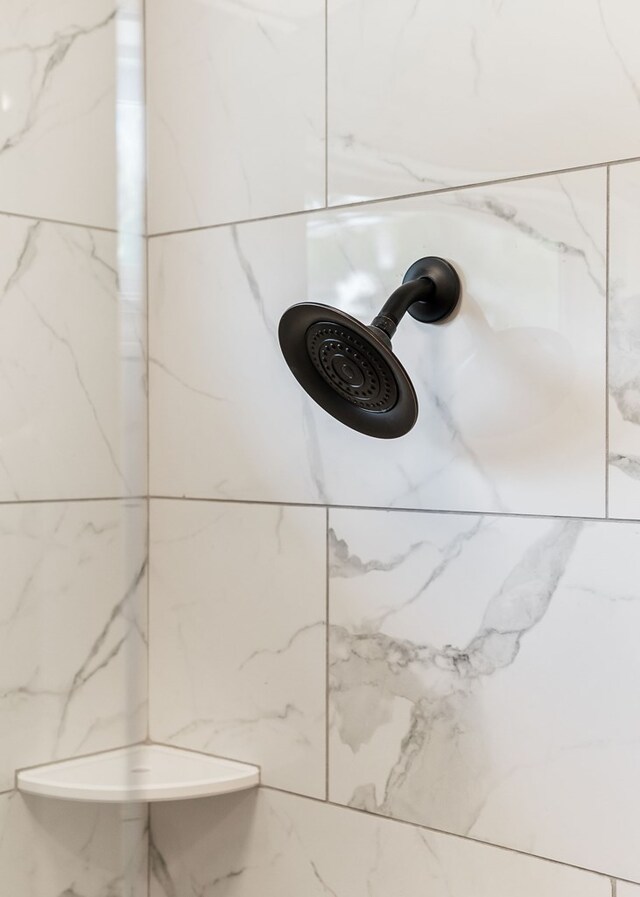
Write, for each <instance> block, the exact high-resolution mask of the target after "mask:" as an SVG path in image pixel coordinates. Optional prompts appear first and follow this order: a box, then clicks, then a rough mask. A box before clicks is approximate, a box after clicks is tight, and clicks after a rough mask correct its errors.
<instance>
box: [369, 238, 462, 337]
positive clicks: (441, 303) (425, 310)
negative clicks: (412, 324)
mask: <svg viewBox="0 0 640 897" xmlns="http://www.w3.org/2000/svg"><path fill="white" fill-rule="evenodd" d="M459 299H460V281H459V279H458V275H457V274H456V272H455V269H454V268H453V267H452V266H451V265H450V264H449V263H448V262H447V261H445V260H444V259H442V258H438V257H433V256H430V257H428V258H422V259H418V261H417V262H414V263H413V265H411V267H410V268H409V270H408V271H407V273H406V274H405V275H404V278H403V280H402V285H401V286H399V287H398V289H397V290H394V291H393V293H392V294H391V295H390V296H389V298H388V299H387V301H386V302H385V304H384V305H383V306H382V308H381V309H380V312H379V313H378V314H377V315H376V316H375V318H374V319H373V321H372V322H371V324H370V326H371V327H375V328H376V331H377V333H378V334H382V337H383V340H384V341H385V342H387V341H390V340H391V338H392V337H393V335H394V333H395V332H396V328H397V326H398V324H399V323H400V321H401V320H402V318H403V317H404V315H405V314H406V313H407V312H409V314H410V315H411V317H412V318H415V319H416V321H421V322H422V323H423V324H438V323H440V322H441V321H445V320H446V319H447V318H449V317H451V315H452V314H453V313H454V311H455V310H456V307H457V305H458V301H459Z"/></svg>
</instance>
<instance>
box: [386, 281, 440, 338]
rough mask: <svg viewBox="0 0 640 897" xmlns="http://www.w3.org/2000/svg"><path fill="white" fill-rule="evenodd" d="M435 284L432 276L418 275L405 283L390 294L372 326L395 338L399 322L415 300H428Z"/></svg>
mask: <svg viewBox="0 0 640 897" xmlns="http://www.w3.org/2000/svg"><path fill="white" fill-rule="evenodd" d="M435 289H436V287H435V284H434V282H433V281H432V280H431V278H430V277H417V278H416V279H415V280H410V281H408V282H407V283H403V284H402V285H401V286H399V287H398V289H397V290H394V291H393V293H392V294H391V295H390V296H389V298H388V299H387V301H386V302H385V304H384V305H383V306H382V308H381V309H380V311H379V313H378V314H377V315H376V316H375V318H374V319H373V321H372V322H371V326H372V327H376V328H377V329H378V330H382V332H383V333H384V335H385V336H386V337H388V339H390V340H391V339H393V335H394V334H395V332H396V329H397V327H398V324H399V323H400V321H401V320H402V318H403V317H404V316H405V314H406V313H407V312H408V311H409V309H410V308H411V306H412V305H413V303H414V302H427V301H428V300H429V299H430V298H431V296H433V294H434V292H435Z"/></svg>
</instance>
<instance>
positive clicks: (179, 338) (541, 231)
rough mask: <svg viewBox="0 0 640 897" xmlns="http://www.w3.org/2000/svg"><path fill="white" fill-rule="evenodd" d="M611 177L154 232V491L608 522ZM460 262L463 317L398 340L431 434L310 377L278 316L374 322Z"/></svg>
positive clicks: (592, 175)
mask: <svg viewBox="0 0 640 897" xmlns="http://www.w3.org/2000/svg"><path fill="white" fill-rule="evenodd" d="M605 196H606V176H605V171H604V170H591V171H585V172H577V173H573V174H568V175H563V176H561V177H549V178H533V179H531V180H526V181H521V182H517V183H511V184H507V185H501V186H493V187H490V188H481V189H473V190H462V191H459V192H454V193H449V194H446V195H440V196H433V197H418V198H412V199H407V200H400V201H396V202H389V203H380V204H372V205H369V206H366V207H362V208H359V209H345V210H340V211H335V212H320V213H311V214H309V215H301V216H294V217H291V218H285V219H281V220H277V221H269V222H255V223H249V224H246V225H241V226H239V227H235V228H233V227H230V228H217V229H213V230H210V231H205V232H198V233H193V234H181V235H174V236H170V237H164V238H157V239H153V240H151V259H150V291H151V292H150V303H151V310H150V315H151V320H150V328H151V333H150V340H151V349H150V352H151V441H152V457H151V467H152V471H151V480H152V489H153V490H154V491H155V493H156V494H160V495H178V496H180V495H190V496H196V497H219V498H234V499H238V498H240V499H249V500H273V501H293V502H328V503H331V504H355V505H373V506H395V507H409V508H414V507H415V508H444V509H454V510H458V509H461V510H505V511H518V512H524V513H548V514H576V515H583V514H584V515H588V516H600V515H603V514H604V486H605V467H606V464H605V438H604V437H605V317H606V311H605V299H604V278H605V274H604V246H605V220H606V212H605ZM426 254H430V255H442V256H444V257H446V258H449V259H450V260H451V261H452V262H453V263H454V264H455V265H456V266H457V268H458V269H459V271H460V272H461V275H462V277H463V278H464V281H465V292H464V296H463V300H462V309H461V312H460V314H459V315H458V316H457V317H456V318H455V319H454V320H452V321H450V322H449V323H447V324H445V325H441V326H439V327H430V326H428V325H424V324H419V323H418V322H416V321H414V320H413V319H411V318H409V317H408V318H407V319H406V321H403V322H402V324H401V326H400V328H399V330H398V333H397V334H396V337H395V340H394V347H395V349H396V351H397V353H398V356H399V358H400V360H401V361H402V362H403V363H404V364H405V366H406V368H407V370H408V372H409V374H410V376H411V377H412V378H413V380H414V382H415V384H416V388H417V392H418V399H419V403H420V409H421V410H420V417H419V420H418V424H417V425H416V427H415V428H414V429H413V430H412V431H411V433H409V434H408V435H407V436H405V437H403V438H402V439H400V440H375V439H371V438H369V437H366V436H363V435H361V434H359V433H356V432H354V431H352V430H349V429H347V428H346V427H343V426H342V425H341V424H339V423H338V422H337V421H335V420H334V419H333V418H331V417H329V416H328V415H327V414H326V413H325V412H324V411H322V410H321V409H320V408H318V407H317V406H316V405H315V404H314V403H313V402H312V401H311V400H310V399H309V398H308V397H307V396H306V394H305V393H304V392H303V391H302V389H301V388H300V387H299V386H298V384H297V382H295V380H294V379H293V377H292V376H291V373H290V372H289V370H288V368H287V366H286V364H285V362H284V360H283V358H282V355H281V353H280V349H279V346H278V343H277V335H276V330H277V322H278V320H279V318H280V316H281V314H282V313H283V311H284V310H285V309H286V308H287V307H288V306H289V305H291V304H293V303H295V302H299V301H302V300H306V299H311V300H314V301H320V302H326V303H328V304H331V305H337V306H339V307H340V308H342V309H344V310H346V311H348V312H350V313H352V314H354V315H356V316H357V317H360V318H361V319H363V320H371V318H372V317H373V316H374V314H375V313H376V312H377V311H378V310H379V308H380V306H381V305H382V303H383V301H384V300H385V299H386V298H387V296H388V295H389V293H390V292H391V291H392V290H393V289H394V288H395V287H396V286H397V285H398V284H399V283H400V281H401V278H402V276H403V274H404V272H405V270H406V269H407V267H408V266H409V265H410V264H411V262H413V261H414V260H415V259H416V258H419V257H421V256H423V255H426Z"/></svg>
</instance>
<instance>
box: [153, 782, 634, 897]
mask: <svg viewBox="0 0 640 897" xmlns="http://www.w3.org/2000/svg"><path fill="white" fill-rule="evenodd" d="M152 831H153V837H152V840H151V848H150V860H151V891H150V893H151V895H152V897H173V895H174V894H179V895H185V897H186V895H192V894H194V895H195V894H207V895H210V897H219V895H220V897H221V895H224V897H255V895H257V894H274V895H275V894H278V895H286V897H293V895H302V894H304V895H308V897H324V895H327V894H331V895H335V897H389V895H391V894H393V895H394V897H415V895H416V894H428V895H429V897H470V895H473V897H513V895H514V894H517V895H518V897H559V895H562V897H610V894H611V885H610V882H609V880H608V879H607V878H604V877H601V876H598V875H592V874H590V873H587V872H583V871H581V870H578V869H571V868H568V867H566V866H561V865H558V864H556V863H549V862H545V861H543V860H538V859H534V858H532V857H527V856H523V855H522V854H517V853H513V852H511V851H504V850H500V849H499V848H495V847H488V846H486V845H483V844H477V843H474V842H473V841H470V840H466V839H463V838H455V837H452V836H450V835H443V834H441V833H438V832H431V831H426V830H424V829H420V828H417V827H415V826H410V825H403V824H400V823H397V822H392V821H389V820H385V819H380V818H376V817H374V816H367V815H364V814H361V813H357V812H353V811H350V810H341V809H339V808H337V807H334V806H331V805H329V804H326V803H323V802H318V801H312V800H307V799H305V798H300V797H295V796H292V795H288V794H281V793H278V792H275V791H271V790H269V789H261V791H260V793H259V794H248V795H242V796H239V795H231V796H225V797H222V798H219V799H213V800H202V801H194V802H193V805H187V804H186V803H184V802H183V803H180V804H173V805H170V804H165V805H156V806H154V807H153V808H152ZM622 897H626V895H624V894H623V895H622Z"/></svg>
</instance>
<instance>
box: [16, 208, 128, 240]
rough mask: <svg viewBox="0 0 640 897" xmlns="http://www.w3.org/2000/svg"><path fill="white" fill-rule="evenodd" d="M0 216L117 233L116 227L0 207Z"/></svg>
mask: <svg viewBox="0 0 640 897" xmlns="http://www.w3.org/2000/svg"><path fill="white" fill-rule="evenodd" d="M0 216H2V217H5V218H20V219H22V220H23V221H42V222H43V223H44V224H61V225H63V226H64V227H81V228H83V229H84V230H99V231H103V232H104V233H107V234H117V233H119V229H118V228H117V227H104V226H102V225H100V224H83V223H82V222H80V221H65V220H64V219H63V218H47V217H45V216H43V215H24V214H22V213H21V212H7V211H4V210H3V209H0Z"/></svg>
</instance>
